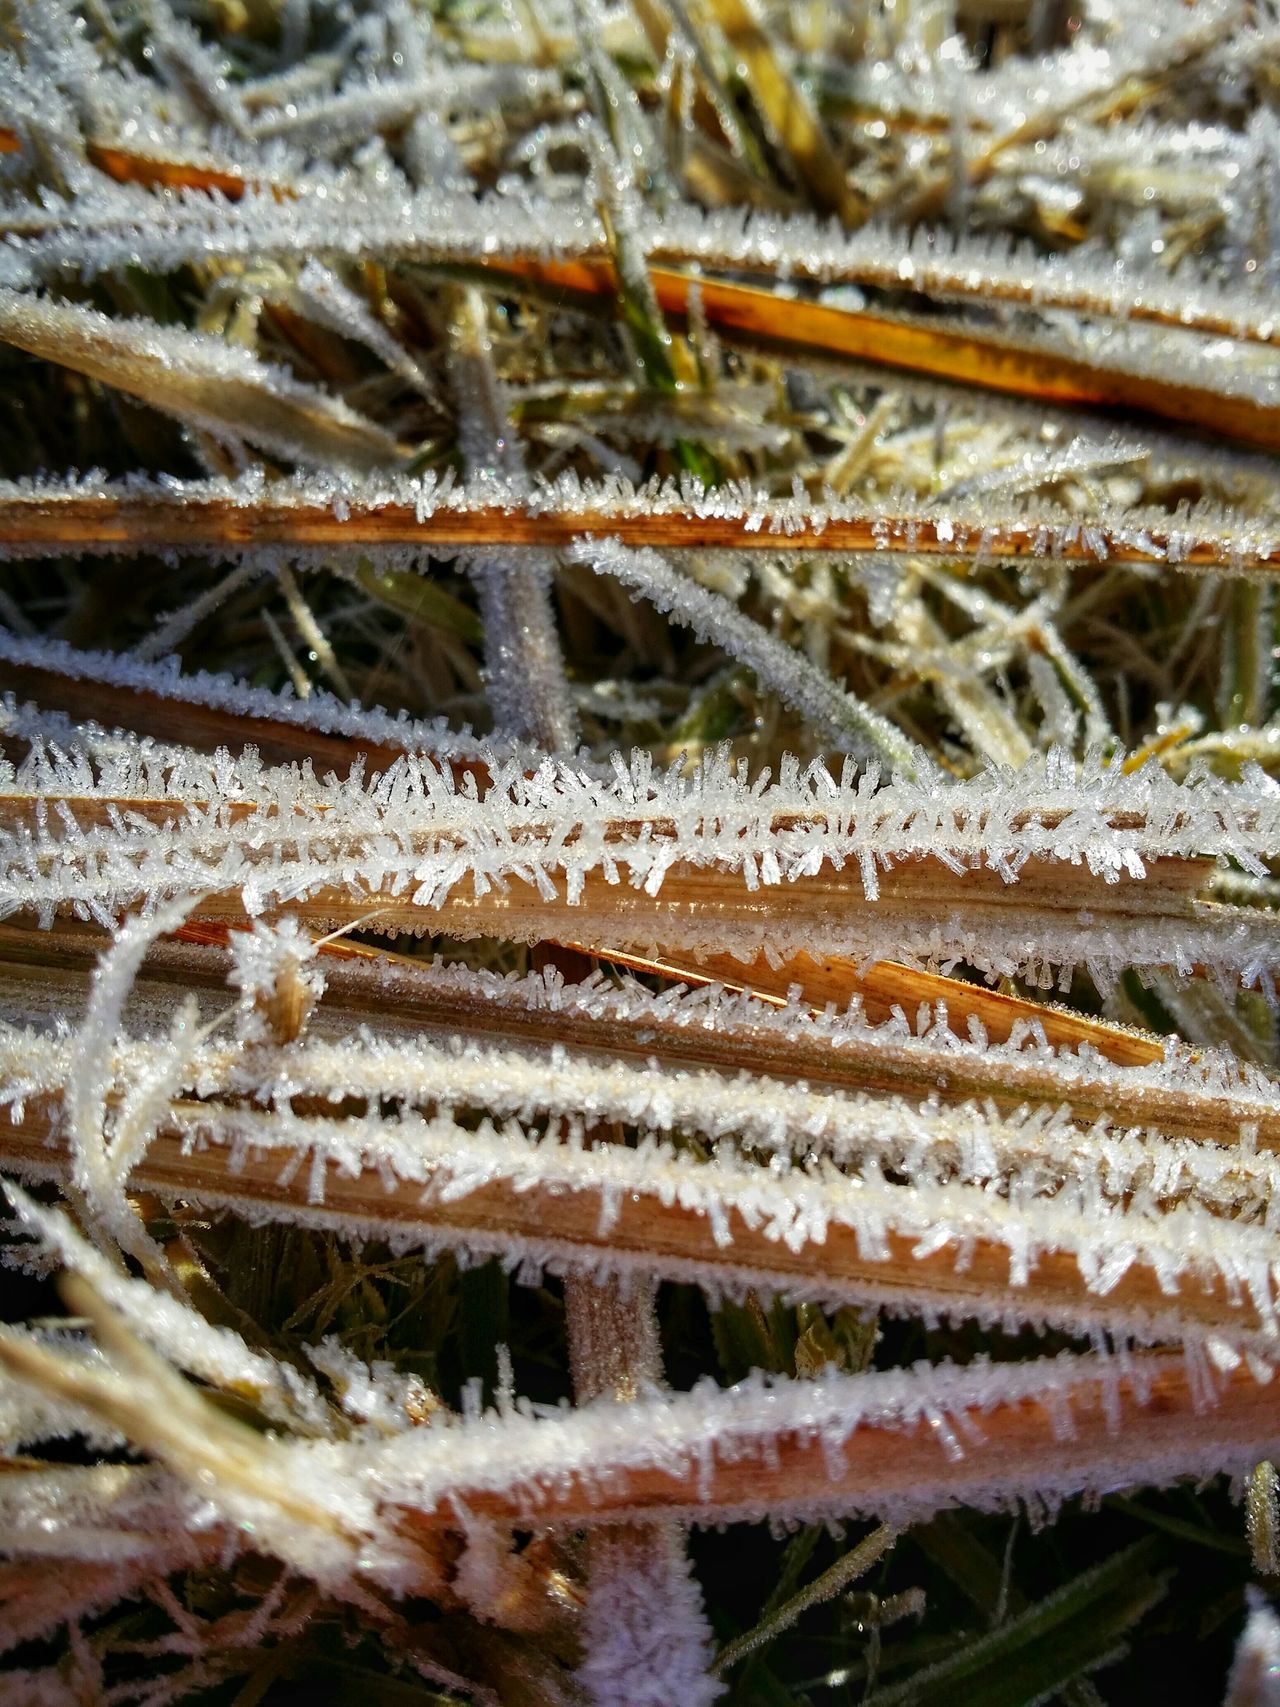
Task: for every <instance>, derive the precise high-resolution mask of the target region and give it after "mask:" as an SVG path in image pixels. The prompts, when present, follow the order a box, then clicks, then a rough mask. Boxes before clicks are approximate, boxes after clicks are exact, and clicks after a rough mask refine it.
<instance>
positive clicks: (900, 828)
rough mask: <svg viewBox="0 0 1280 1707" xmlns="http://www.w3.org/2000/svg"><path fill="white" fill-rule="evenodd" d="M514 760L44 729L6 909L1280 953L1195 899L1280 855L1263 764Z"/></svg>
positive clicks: (1115, 952) (946, 954)
mask: <svg viewBox="0 0 1280 1707" xmlns="http://www.w3.org/2000/svg"><path fill="white" fill-rule="evenodd" d="M488 772H489V776H490V778H491V781H490V784H489V786H488V788H487V789H486V790H485V791H484V792H483V794H482V793H481V792H480V790H479V789H478V788H477V785H476V780H475V776H474V773H471V772H467V773H464V775H463V777H462V782H461V785H460V786H459V785H458V783H457V782H456V781H455V778H454V775H453V773H452V771H451V770H450V769H448V768H442V767H440V766H438V765H436V764H433V763H432V762H431V761H428V760H422V759H417V758H410V757H405V758H404V759H402V760H400V761H397V762H396V763H395V764H394V765H393V766H392V767H391V768H390V769H389V770H388V771H386V772H385V773H384V774H383V775H382V776H381V777H378V778H375V779H373V780H372V781H371V782H369V783H365V782H364V780H363V778H360V777H352V778H350V779H348V780H347V781H345V782H342V781H339V780H337V779H336V778H329V779H326V780H325V781H323V782H321V781H317V780H316V779H315V778H314V777H313V776H311V775H309V774H308V773H307V772H305V771H289V770H272V769H270V768H269V767H265V766H263V765H262V764H261V763H260V762H259V761H258V760H257V758H256V755H253V754H252V753H248V754H246V755H244V756H242V757H241V758H239V759H235V758H232V757H231V756H230V755H225V754H220V755H216V756H215V757H214V758H213V759H212V760H207V759H204V758H203V757H202V756H200V755H198V754H194V753H193V754H191V755H190V756H189V757H183V756H181V755H179V756H177V757H176V758H175V757H173V756H172V755H155V756H152V755H150V754H145V753H144V754H141V755H140V754H138V753H136V752H134V751H132V750H130V751H126V752H124V753H119V754H115V755H113V756H110V757H104V758H103V759H102V760H101V761H99V762H98V763H97V764H96V765H95V764H94V763H91V762H90V761H89V759H88V758H87V757H86V756H85V755H83V754H79V755H76V754H72V755H70V756H67V757H65V758H64V757H62V756H61V755H59V754H58V753H56V752H54V751H52V750H48V749H45V748H44V747H43V746H33V748H32V751H31V754H30V756H29V757H28V758H27V759H26V760H24V761H23V763H22V766H21V767H20V769H19V771H18V772H17V774H16V775H15V776H14V778H13V780H12V782H11V783H9V784H8V785H7V787H6V788H5V790H4V793H3V798H2V802H0V833H2V835H3V843H2V844H0V846H2V859H0V905H3V907H4V908H5V910H6V911H8V912H12V911H15V910H17V909H20V908H31V909H35V910H36V911H37V912H38V913H39V914H40V915H41V916H42V917H44V918H52V917H53V916H54V914H55V913H57V912H58V911H61V910H68V909H70V910H73V911H77V912H79V913H80V916H82V917H85V916H93V917H96V918H97V919H99V920H101V921H103V922H109V921H110V919H111V918H112V917H114V915H116V914H118V913H120V912H122V911H125V910H127V909H129V908H131V907H135V906H137V905H138V904H140V903H150V904H154V903H155V902H158V901H159V900H161V899H163V898H165V897H170V896H175V895H179V894H185V895H189V896H203V897H204V899H203V900H200V901H199V902H198V903H197V904H196V911H197V913H198V914H199V915H201V916H207V917H219V916H236V915H243V914H244V912H246V911H247V912H249V913H250V914H252V913H256V912H258V911H261V910H262V909H264V908H278V907H280V906H281V905H283V904H297V903H303V902H305V903H306V912H307V916H308V917H309V918H311V919H312V920H313V921H314V922H319V921H321V920H325V921H328V922H331V923H345V922H347V921H352V920H358V919H360V918H363V917H366V916H368V917H369V918H370V922H371V923H375V924H376V925H377V928H379V929H381V930H384V931H385V930H387V929H390V928H400V929H406V928H407V929H410V930H416V931H423V930H428V929H437V930H449V931H452V932H453V933H454V934H457V935H464V936H465V935H473V936H474V935H477V934H479V935H484V934H488V935H493V934H499V935H505V936H508V937H514V938H516V939H523V940H525V941H544V940H547V939H551V940H556V939H563V938H565V937H566V936H568V937H570V938H571V939H572V940H581V939H582V938H583V937H584V935H585V937H586V939H587V940H590V941H595V942H600V943H605V942H608V941H610V940H613V941H615V942H618V943H619V944H621V945H623V946H638V947H640V948H641V949H643V950H645V951H646V952H647V951H648V950H649V948H650V947H651V946H653V947H654V948H655V950H660V946H661V945H663V944H667V945H670V946H672V947H678V948H681V949H683V950H684V951H686V952H692V953H694V954H700V953H712V954H722V953H729V954H731V955H733V956H734V957H735V958H736V959H738V960H742V961H750V960H753V959H755V958H756V956H757V955H759V954H760V953H762V952H768V953H772V954H775V955H777V956H779V957H780V958H782V959H787V958H790V957H792V956H794V955H795V954H797V953H800V952H809V953H816V954H836V955H842V956H846V957H849V958H852V959H854V960H855V961H870V960H885V959H897V960H901V961H906V962H908V963H919V964H925V965H941V966H942V967H943V969H944V970H945V969H947V967H948V966H949V964H950V963H953V962H955V961H957V960H968V961H970V962H971V963H972V964H974V965H976V966H978V967H980V968H982V969H983V970H985V971H988V972H990V973H992V974H994V975H996V976H1006V975H1010V974H1013V973H1017V972H1022V973H1025V974H1026V975H1027V976H1029V977H1031V978H1032V979H1033V980H1034V981H1037V982H1040V983H1043V982H1045V981H1046V980H1048V979H1049V978H1050V976H1051V975H1052V973H1053V971H1054V969H1064V968H1069V967H1072V966H1074V965H1076V964H1084V965H1086V966H1087V967H1088V968H1089V969H1090V971H1091V973H1092V974H1093V975H1094V976H1095V978H1097V979H1098V980H1099V981H1100V982H1101V983H1102V984H1103V985H1104V986H1108V987H1109V985H1110V983H1111V982H1112V981H1113V980H1114V978H1115V977H1117V976H1118V975H1119V972H1120V971H1121V970H1122V969H1123V968H1125V967H1132V966H1148V967H1149V966H1166V965H1167V966H1170V967H1172V968H1173V969H1174V970H1175V971H1177V972H1179V973H1180V974H1184V975H1185V974H1186V973H1189V972H1191V971H1192V970H1193V969H1195V968H1196V967H1197V966H1205V967H1208V968H1211V969H1214V970H1216V971H1219V972H1221V973H1223V974H1228V973H1229V974H1232V975H1239V976H1241V977H1242V978H1243V979H1244V981H1245V982H1246V984H1248V983H1259V982H1262V983H1265V982H1266V980H1268V979H1269V978H1270V977H1271V976H1272V975H1273V973H1274V970H1275V967H1276V964H1277V957H1278V955H1280V942H1278V941H1277V933H1276V930H1275V926H1274V921H1273V920H1272V919H1271V917H1270V916H1269V915H1267V914H1265V913H1260V912H1257V911H1254V910H1251V909H1248V908H1232V907H1228V906H1224V905H1221V904H1218V903H1211V902H1204V901H1201V900H1199V899H1197V892H1198V891H1199V890H1200V889H1201V888H1202V886H1203V884H1204V882H1205V880H1206V878H1207V875H1208V870H1207V867H1206V862H1207V861H1211V860H1213V859H1215V858H1219V857H1226V858H1230V859H1233V860H1235V861H1236V862H1238V863H1239V864H1240V865H1242V866H1243V867H1244V868H1245V869H1246V870H1249V871H1253V872H1255V873H1259V874H1260V873H1262V872H1264V871H1265V865H1264V861H1265V860H1266V859H1268V858H1270V857H1272V856H1273V855H1274V853H1275V850H1276V847H1277V842H1278V840H1280V791H1278V790H1277V789H1276V786H1275V784H1274V783H1272V782H1270V781H1269V780H1268V779H1267V778H1265V777H1264V776H1263V775H1262V774H1261V773H1257V774H1256V775H1252V776H1251V777H1250V779H1249V780H1248V781H1247V782H1244V783H1241V784H1236V785H1229V784H1222V783H1218V782H1214V781H1212V780H1211V779H1209V778H1208V777H1207V776H1199V777H1198V778H1197V779H1196V780H1194V781H1192V782H1188V783H1182V784H1179V783H1175V782H1173V781H1171V780H1170V779H1169V778H1168V777H1167V776H1165V775H1163V773H1161V772H1159V771H1158V770H1156V769H1154V768H1153V767H1151V766H1147V767H1146V768H1145V769H1144V770H1142V771H1140V772H1137V773H1134V774H1133V775H1128V774H1126V772H1125V770H1124V767H1123V766H1121V765H1118V764H1112V765H1111V766H1110V767H1106V768H1099V767H1093V768H1088V769H1086V770H1085V772H1084V773H1083V774H1080V773H1079V772H1078V771H1077V768H1076V766H1075V765H1074V763H1073V762H1071V761H1069V760H1064V758H1063V757H1062V756H1060V755H1057V756H1050V758H1049V759H1048V761H1047V762H1045V763H1039V762H1037V763H1036V764H1035V765H1033V766H1032V767H1030V768H1029V769H1028V770H1027V771H1024V772H1022V773H1016V774H1014V775H1005V774H1001V773H999V772H996V771H992V772H989V773H987V774H985V775H980V776H978V777H976V778H974V779H972V780H970V781H968V782H959V783H953V782H947V783H935V782H931V783H927V784H914V783H909V782H905V781H902V780H898V781H896V782H894V783H892V784H888V785H883V786H881V785H880V784H879V780H878V777H877V776H876V775H875V774H874V772H867V773H865V774H864V775H863V776H862V777H861V778H858V777H857V776H856V773H855V772H854V770H853V769H852V768H850V767H848V766H846V769H845V772H844V774H843V776H842V779H841V780H840V781H839V782H836V781H835V780H834V779H833V777H832V776H831V773H830V772H829V771H828V770H827V769H826V768H825V767H824V766H823V765H821V764H815V765H813V766H811V767H810V768H809V769H808V770H807V771H804V772H802V771H801V770H800V768H799V766H798V765H795V764H792V763H788V764H784V765H783V767H782V772H781V774H780V777H779V780H778V781H777V782H776V783H774V784H773V785H772V786H769V785H768V782H767V778H762V779H760V780H759V781H758V782H757V783H756V784H754V785H749V784H748V783H747V782H746V781H745V780H744V779H743V778H742V776H741V775H740V774H738V773H736V772H735V771H733V770H731V769H730V768H729V766H728V765H727V763H726V762H725V760H724V759H723V758H722V757H709V758H704V760H703V762H702V764H701V766H700V767H699V770H698V771H697V773H696V774H695V775H694V776H692V777H684V776H681V775H679V774H678V773H677V772H671V773H665V774H664V773H661V772H657V771H655V770H654V769H653V767H652V764H651V762H650V761H649V760H648V759H647V757H645V756H643V755H636V756H635V757H634V758H633V761H632V764H631V766H630V767H628V766H626V765H624V764H623V763H622V761H621V760H620V759H619V761H618V764H617V768H616V769H615V771H614V773H613V775H612V776H611V777H606V776H603V775H602V774H601V773H600V772H599V771H597V770H595V769H593V768H588V767H584V766H581V765H576V764H569V763H565V762H561V761H553V760H548V759H543V758H542V757H541V756H540V755H535V754H526V755H517V756H516V757H514V758H508V759H505V760H499V759H498V758H497V757H496V755H495V756H494V757H493V758H492V759H491V761H490V762H489V765H488ZM779 886H783V892H784V893H785V894H786V896H787V906H786V908H785V910H784V911H779V909H778V907H777V906H776V905H775V894H776V892H777V891H778V888H779ZM1082 907H1089V908H1091V909H1093V914H1092V915H1091V916H1090V917H1089V918H1087V919H1085V920H1083V921H1082V919H1081V917H1080V911H1081V908H1082ZM375 912H376V914H377V918H376V920H375V919H374V918H373V915H374V913H375Z"/></svg>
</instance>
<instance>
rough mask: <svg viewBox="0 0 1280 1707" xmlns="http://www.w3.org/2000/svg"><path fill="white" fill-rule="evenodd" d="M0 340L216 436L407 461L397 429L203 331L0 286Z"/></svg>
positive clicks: (370, 466) (376, 464) (289, 453)
mask: <svg viewBox="0 0 1280 1707" xmlns="http://www.w3.org/2000/svg"><path fill="white" fill-rule="evenodd" d="M0 340H2V341H3V342H5V343H8V344H14V345H16V346H17V347H18V348H19V349H23V350H26V351H28V352H29V353H30V354H31V355H34V356H40V357H43V358H44V359H45V360H46V361H52V362H58V363H59V364H60V365H62V366H64V367H70V368H74V369H75V370H76V372H78V373H82V374H85V375H86V376H87V377H88V378H90V379H95V380H98V381H100V382H101V383H102V384H104V385H112V386H116V387H117V388H118V389H120V390H121V391H126V392H128V393H129V394H130V395H131V396H133V397H137V398H140V399H141V401H142V402H144V403H149V404H151V405H152V407H153V408H156V409H160V410H163V411H164V413H166V414H169V415H175V416H177V417H178V419H179V420H182V421H189V422H191V423H193V424H195V425H197V426H200V427H202V428H203V429H204V430H205V431H207V432H210V433H213V434H214V435H215V436H224V437H225V436H230V437H231V438H232V440H233V441H238V440H239V439H240V438H241V436H243V437H245V438H247V439H248V440H249V442H250V443H252V444H256V445H259V446H261V447H262V448H263V449H264V450H269V451H274V452H276V453H278V454H281V455H283V456H286V457H289V458H291V459H294V460H297V461H300V462H303V463H310V464H313V465H318V466H321V467H328V466H330V465H333V466H336V467H338V468H347V469H351V470H353V471H372V470H374V469H379V468H394V467H395V466H397V465H398V464H399V463H400V462H401V461H402V460H403V457H404V451H403V448H402V447H401V446H400V445H399V444H397V442H396V440H395V439H393V438H392V437H391V435H390V434H389V433H387V432H386V431H385V430H384V429H383V428H381V427H379V426H377V425H376V424H375V423H374V422H372V421H366V420H363V419H362V418H361V417H360V416H359V415H357V414H356V413H355V411H354V410H352V409H349V408H347V407H346V405H345V404H343V403H341V402H339V401H337V400H336V399H334V398H332V397H330V396H328V395H327V394H326V393H324V392H321V391H318V390H316V389H314V388H313V387H310V386H306V385H303V384H302V383H300V382H299V381H298V380H296V379H294V378H293V377H292V376H291V375H289V374H287V373H286V372H284V371H283V370H282V369H273V368H269V367H266V366H264V365H263V364H262V363H260V362H259V361H258V360H257V359H256V358H255V357H254V356H252V355H251V354H250V353H249V352H248V351H247V350H243V349H236V348H234V347H233V346H231V345H228V344H225V343H222V342H221V341H220V340H218V339H215V338H209V337H204V336H202V335H201V334H199V333H194V332H186V331H182V330H178V329H175V328H172V327H164V328H157V327H153V326H152V325H151V324H150V323H149V322H147V321H141V320H113V319H110V318H108V316H107V315H105V314H99V313H97V312H96V311H95V310H93V309H89V308H80V307H75V306H72V305H70V304H60V303H54V302H49V301H46V300H44V299H41V298H37V297H33V296H25V295H23V294H21V293H19V292H16V291H0Z"/></svg>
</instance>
